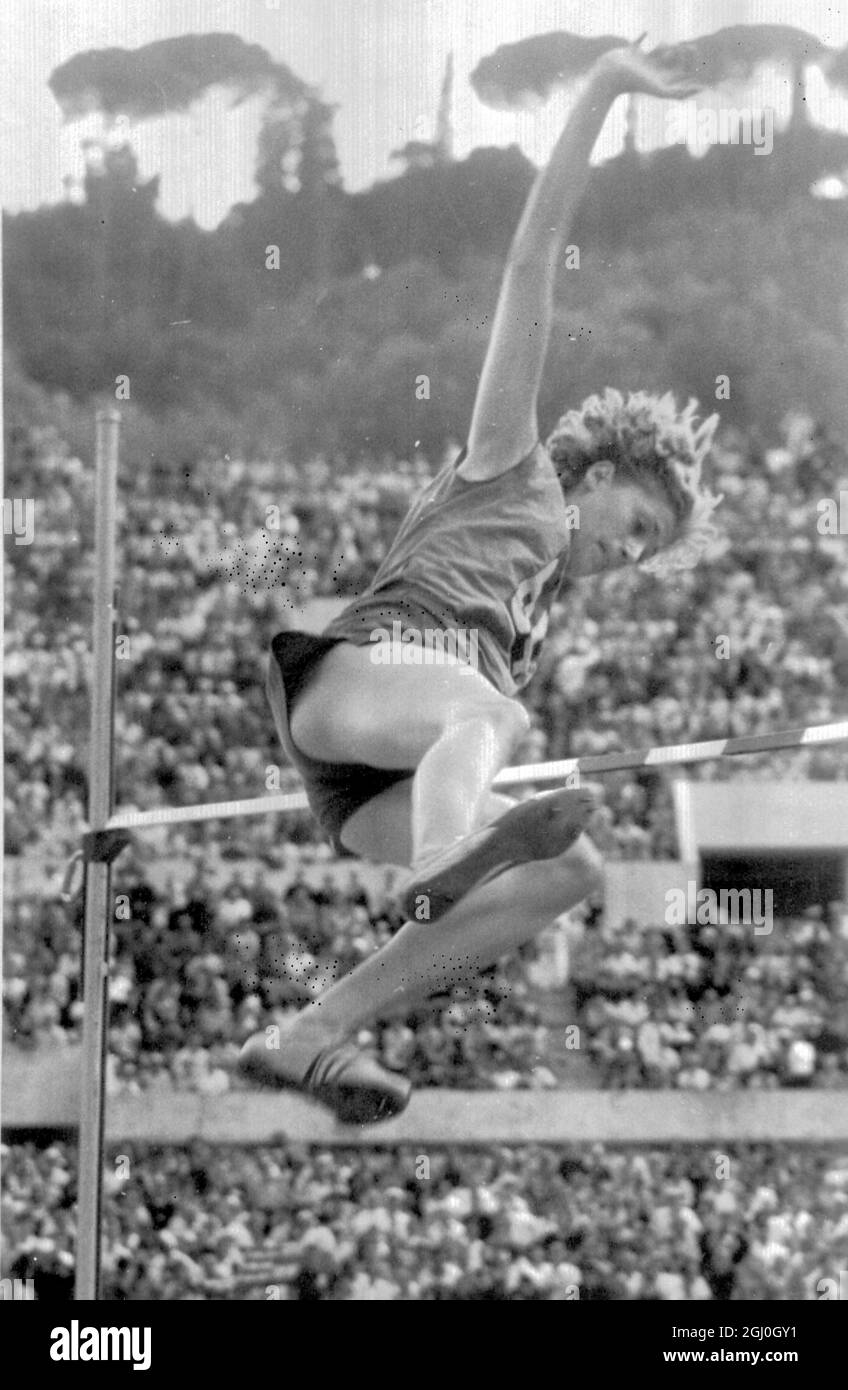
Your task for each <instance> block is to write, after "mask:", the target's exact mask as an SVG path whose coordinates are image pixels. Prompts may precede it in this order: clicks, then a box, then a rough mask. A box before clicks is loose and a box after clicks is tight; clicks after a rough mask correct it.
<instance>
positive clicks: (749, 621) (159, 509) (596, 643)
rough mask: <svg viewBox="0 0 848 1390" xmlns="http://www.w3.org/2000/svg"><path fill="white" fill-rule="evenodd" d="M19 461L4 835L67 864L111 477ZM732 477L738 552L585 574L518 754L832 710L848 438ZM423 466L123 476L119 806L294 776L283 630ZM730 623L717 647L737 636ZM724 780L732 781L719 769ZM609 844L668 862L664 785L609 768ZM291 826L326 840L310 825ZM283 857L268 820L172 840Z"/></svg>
mask: <svg viewBox="0 0 848 1390" xmlns="http://www.w3.org/2000/svg"><path fill="white" fill-rule="evenodd" d="M10 452H11V458H10V461H9V473H10V475H11V476H12V477H16V476H19V477H23V478H25V479H26V492H27V495H29V496H32V497H33V499H34V501H35V518H36V521H35V536H34V541H33V544H31V545H17V544H11V543H9V544H7V546H6V566H7V581H8V583H7V591H8V595H9V599H8V602H9V609H10V613H11V615H12V621H11V622H10V623H9V625H8V629H7V650H6V724H7V728H8V730H9V733H8V736H7V747H6V757H7V773H6V788H5V798H6V812H7V814H6V834H7V851H8V852H10V853H13V854H17V853H21V852H27V853H44V854H45V855H47V856H48V857H52V858H54V859H56V858H61V855H62V854H63V853H64V852H65V851H69V850H71V849H73V848H74V847H75V846H76V843H77V840H78V833H79V828H80V825H81V823H82V820H83V809H84V802H85V788H86V774H85V763H84V743H83V741H81V740H80V737H79V731H80V729H84V728H86V727H87V700H86V652H87V647H88V641H89V624H90V602H91V580H92V570H93V563H94V560H93V554H92V541H93V537H92V528H93V518H92V477H91V469H90V467H88V466H87V465H84V464H83V463H82V462H81V461H80V460H78V459H76V458H73V457H71V456H69V453H68V451H67V449H66V448H65V446H64V445H63V443H62V441H61V439H60V438H59V437H58V436H57V434H56V433H55V431H53V430H51V429H48V428H35V427H31V428H28V429H27V430H25V431H18V432H17V433H16V434H15V436H14V437H13V440H12V442H11V445H10ZM713 472H714V485H715V486H716V487H717V489H718V490H720V491H721V492H723V494H724V498H725V501H724V504H723V506H722V508H721V510H720V516H721V519H722V525H723V527H724V529H725V532H726V537H727V549H726V551H725V553H724V554H722V555H719V556H717V557H716V558H714V559H713V560H712V561H711V562H710V563H707V564H703V565H701V566H700V567H699V568H698V569H697V570H695V571H694V572H692V573H690V574H686V575H683V576H680V577H677V578H675V579H674V580H673V582H668V581H666V582H662V581H658V580H656V579H653V578H651V577H650V576H645V575H640V574H638V573H636V572H626V573H622V574H619V575H610V576H607V577H606V578H604V579H602V580H598V581H593V582H590V583H587V584H583V585H576V586H573V587H567V588H566V589H564V591H563V592H562V594H561V595H560V600H559V602H558V604H557V605H556V607H555V610H554V613H553V619H552V623H551V629H550V633H549V637H548V641H547V644H546V646H545V648H544V651H543V655H542V662H541V665H540V670H539V673H538V675H537V678H536V680H535V681H534V682H533V684H532V685H531V686H530V688H529V692H528V699H529V704H530V707H531V710H532V714H533V718H534V727H533V729H532V730H531V732H530V733H529V734H528V736H527V740H526V743H525V746H524V747H523V749H522V750H520V753H519V755H518V756H519V758H520V760H521V761H535V760H536V759H539V758H547V757H564V756H569V755H571V754H581V753H591V752H604V751H607V750H609V749H612V748H616V747H622V746H623V747H640V746H647V745H650V744H652V743H668V742H674V741H688V740H695V739H702V738H709V737H722V736H725V735H732V734H739V733H756V732H761V731H767V730H771V729H774V728H778V727H792V726H795V725H799V724H804V723H817V722H824V721H826V720H827V719H828V718H830V717H832V716H833V715H834V714H835V713H837V712H839V711H840V710H841V708H842V699H843V696H842V692H843V691H844V690H845V689H846V687H848V622H847V621H846V619H845V616H844V615H845V612H846V609H848V603H847V602H846V600H848V571H846V568H845V564H844V553H843V552H844V539H843V538H842V537H839V536H830V535H826V534H821V533H820V530H819V526H818V523H819V521H820V519H821V518H820V512H819V510H818V505H817V504H818V502H819V501H820V500H821V499H822V498H824V497H829V498H835V497H838V495H839V491H840V487H845V486H846V484H848V466H846V463H845V456H844V453H842V452H840V451H838V450H837V449H836V448H835V447H834V446H833V445H831V444H830V443H829V442H828V440H827V439H825V438H824V437H823V436H822V434H821V432H820V431H818V430H817V429H816V428H815V426H814V425H813V423H812V422H811V421H810V420H809V419H807V418H806V417H803V416H793V417H789V418H788V419H787V421H786V422H785V426H784V443H783V444H782V446H781V447H780V448H772V449H763V448H761V447H760V446H759V445H758V444H757V443H756V441H754V440H752V439H743V438H741V437H739V436H734V435H733V434H732V433H728V432H726V433H725V435H724V437H723V438H722V440H721V442H720V443H719V444H718V445H717V446H716V448H715V449H714V462H713ZM427 476H428V468H427V466H426V465H425V464H424V462H423V461H421V460H416V461H414V462H413V463H408V464H404V463H401V464H393V465H392V466H391V467H388V466H383V467H378V468H376V469H375V468H374V467H371V468H365V467H360V468H353V469H351V468H344V467H335V466H333V465H331V463H330V462H326V461H316V462H314V463H312V464H309V465H306V466H301V467H297V468H295V467H294V466H293V465H292V464H290V463H284V462H279V461H269V460H262V461H258V462H253V461H251V462H250V463H247V462H245V461H242V460H237V459H230V458H225V459H223V460H221V459H206V460H204V461H201V462H195V463H193V464H192V466H191V468H184V469H183V468H178V469H177V470H176V473H175V465H174V463H173V461H170V460H169V461H168V463H167V466H166V465H165V464H164V463H160V464H159V465H158V466H154V465H153V464H151V465H149V466H148V467H147V468H146V469H137V470H136V471H135V473H134V476H133V478H132V485H131V486H125V487H122V488H121V490H120V507H119V520H120V535H119V571H120V582H121V588H120V598H119V605H118V607H119V614H120V622H119V640H118V644H117V656H118V660H117V670H118V699H117V722H116V746H117V800H118V803H119V804H122V805H133V806H136V807H138V808H141V809H144V808H147V807H150V806H154V805H160V804H171V805H185V804H188V803H191V802H195V801H215V800H228V799H231V798H234V797H251V796H258V795H262V794H264V793H265V792H266V791H267V790H268V789H269V788H271V789H275V788H276V786H277V785H278V784H279V785H281V786H282V787H283V788H285V787H287V786H288V785H294V781H293V779H291V774H290V772H288V771H287V770H286V768H285V767H284V766H283V767H280V766H279V764H280V762H281V753H280V751H279V749H278V747H277V745H276V742H275V735H274V732H273V727H272V723H271V720H270V719H269V717H268V712H267V709H266V705H265V699H264V693H263V689H262V684H263V665H264V659H265V653H266V651H267V646H268V642H269V640H270V638H271V637H272V635H273V634H274V632H275V631H277V630H279V628H280V627H281V626H283V625H285V624H292V625H293V624H296V622H297V621H298V618H297V613H298V612H299V611H300V608H301V606H302V605H303V604H304V603H306V602H308V601H310V600H314V599H316V598H325V599H327V598H338V597H339V596H351V595H354V594H355V593H357V592H358V591H359V590H360V589H361V588H362V587H363V586H364V584H365V583H366V582H367V580H368V578H369V577H370V575H371V574H372V573H373V572H374V569H375V568H376V566H377V565H378V564H379V562H380V560H381V558H382V556H383V555H384V554H385V550H386V547H387V545H388V544H389V542H390V541H391V538H392V536H393V534H394V532H395V530H396V528H397V526H398V523H399V521H400V520H401V518H402V516H403V514H404V512H405V510H406V507H407V506H408V503H409V501H410V500H411V498H412V496H413V495H414V493H415V492H416V490H417V489H418V487H419V486H420V485H421V483H422V482H423V481H424V480H425V479H426V477H427ZM722 638H723V639H725V640H724V641H721V640H720V639H722ZM758 768H761V769H762V770H763V771H764V772H765V773H767V774H768V775H769V776H783V775H794V774H799V775H808V776H816V777H834V776H837V775H845V773H846V768H848V759H847V758H846V754H845V752H844V751H834V750H828V749H819V750H812V751H809V750H808V751H805V752H803V753H793V754H787V755H784V756H779V755H770V756H769V757H768V758H767V759H763V760H761V761H760V762H759V763H758V762H757V760H746V765H745V772H746V775H752V774H753V775H756V772H757V770H758ZM698 775H701V776H705V777H715V776H724V775H732V772H731V769H729V768H727V767H723V766H721V765H709V766H706V767H703V768H701V769H700V770H699V774H698ZM606 791H607V798H608V801H607V808H608V816H609V826H608V838H609V840H610V847H611V848H613V849H614V850H615V852H616V853H617V854H619V855H620V856H624V857H648V856H651V855H659V856H667V855H668V853H669V852H670V848H671V843H672V838H673V827H672V817H671V807H670V798H669V796H668V789H667V786H666V784H665V783H664V782H663V781H662V779H659V778H656V777H654V778H652V779H647V778H643V779H639V778H634V777H632V776H630V775H622V776H620V777H618V778H609V779H606ZM286 833H287V835H290V836H294V837H295V838H300V839H307V840H308V839H310V838H313V831H312V829H311V824H310V822H309V820H308V818H306V817H304V818H302V819H301V820H300V821H294V822H292V821H291V820H289V821H288V822H287V824H286ZM201 836H202V837H203V838H204V841H205V843H206V844H207V845H209V844H210V843H214V842H215V840H216V838H217V842H218V843H219V844H220V846H221V847H222V848H224V847H226V848H227V850H228V851H229V852H233V853H235V852H237V851H242V852H245V853H248V852H253V853H261V852H263V851H264V852H270V851H272V850H273V847H274V845H275V844H278V843H279V840H280V838H281V831H280V826H279V823H278V822H276V821H275V820H274V818H271V817H260V818H256V820H250V821H242V822H239V823H237V824H234V825H231V826H229V827H224V826H221V827H218V828H217V831H214V832H213V831H211V830H210V828H209V827H208V826H204V827H203V828H202V830H200V829H198V828H197V827H180V828H175V829H174V831H173V837H172V843H173V845H174V847H176V848H178V847H179V846H180V845H185V844H191V843H196V842H198V841H199V838H200V837H201Z"/></svg>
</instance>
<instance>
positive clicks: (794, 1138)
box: [2, 1049, 848, 1146]
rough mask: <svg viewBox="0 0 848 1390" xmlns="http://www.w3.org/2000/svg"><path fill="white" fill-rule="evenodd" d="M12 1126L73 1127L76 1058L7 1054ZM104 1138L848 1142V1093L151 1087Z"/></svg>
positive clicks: (113, 1115)
mask: <svg viewBox="0 0 848 1390" xmlns="http://www.w3.org/2000/svg"><path fill="white" fill-rule="evenodd" d="M3 1102H4V1103H3V1110H2V1120H3V1128H4V1130H5V1131H6V1133H7V1134H9V1135H10V1136H11V1134H12V1132H13V1131H14V1130H15V1129H37V1128H57V1129H69V1128H74V1127H75V1125H76V1123H77V1117H78V1115H79V1060H78V1054H76V1055H74V1054H69V1053H66V1052H61V1053H56V1054H54V1055H53V1056H52V1058H51V1057H50V1056H49V1055H48V1056H44V1055H41V1054H37V1055H34V1056H28V1057H21V1056H19V1055H16V1054H15V1053H13V1052H12V1053H10V1051H9V1049H7V1050H6V1055H5V1058H4V1075H3ZM106 1136H107V1140H108V1141H109V1142H110V1143H120V1142H123V1141H125V1140H135V1141H145V1142H150V1143H162V1144H182V1143H186V1142H188V1141H189V1140H191V1139H195V1138H199V1139H204V1140H206V1141H208V1142H211V1143H222V1144H224V1143H226V1144H235V1143H241V1144H259V1143H264V1142H267V1141H269V1140H272V1139H275V1138H276V1139H280V1138H286V1139H290V1140H294V1141H297V1142H299V1143H311V1144H317V1145H321V1146H329V1145H333V1144H374V1143H381V1144H400V1143H409V1144H427V1143H431V1144H481V1143H496V1144H519V1143H548V1144H569V1143H592V1142H599V1141H603V1142H606V1143H634V1144H644V1143H652V1144H664V1143H671V1144H676V1143H690V1144H692V1143H704V1144H717V1145H722V1144H732V1143H744V1142H754V1141H760V1142H779V1143H782V1142H792V1143H841V1144H848V1091H815V1090H810V1091H798V1090H788V1091H731V1092H722V1093H717V1092H707V1093H706V1094H702V1093H695V1092H687V1091H512V1092H502V1091H501V1092H498V1091H449V1090H436V1089H433V1090H421V1091H418V1092H417V1093H416V1094H415V1095H414V1096H413V1098H412V1101H411V1103H410V1106H409V1109H408V1110H407V1111H406V1112H405V1113H404V1114H403V1115H401V1116H399V1117H398V1119H396V1120H391V1121H389V1122H387V1123H386V1124H382V1125H376V1126H370V1127H369V1128H367V1129H356V1128H347V1127H344V1126H341V1125H337V1124H335V1122H334V1121H333V1120H332V1118H331V1117H330V1116H329V1115H328V1114H326V1112H324V1111H323V1110H321V1109H319V1108H318V1107H317V1106H314V1105H311V1104H309V1103H308V1102H306V1101H304V1100H302V1099H301V1098H300V1097H298V1096H293V1095H288V1094H285V1093H283V1094H280V1095H277V1094H273V1093H270V1092H254V1091H245V1092H242V1091H235V1092H227V1093H226V1094H224V1095H222V1096H201V1095H196V1094H190V1093H180V1092H175V1091H170V1090H167V1089H164V1088H163V1089H154V1090H151V1091H148V1092H146V1093H145V1094H144V1095H143V1096H131V1097H116V1098H114V1099H110V1100H109V1101H108V1102H107V1107H106Z"/></svg>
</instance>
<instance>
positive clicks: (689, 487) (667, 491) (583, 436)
mask: <svg viewBox="0 0 848 1390" xmlns="http://www.w3.org/2000/svg"><path fill="white" fill-rule="evenodd" d="M697 410H698V402H697V401H696V400H695V399H694V397H693V398H692V399H690V401H689V403H688V405H687V406H686V408H685V409H684V410H681V409H680V408H679V407H678V405H677V401H676V400H675V397H674V395H673V394H672V392H670V391H668V392H666V394H665V395H664V396H655V395H651V394H650V393H648V392H647V391H631V392H630V393H629V395H628V396H627V398H626V399H625V398H624V396H622V395H621V393H620V392H619V391H614V390H613V389H612V388H611V387H607V389H606V390H605V391H604V393H603V395H602V396H589V397H588V398H587V399H586V400H585V401H584V402H583V404H582V405H581V406H580V408H579V409H578V410H569V411H567V412H566V414H565V415H563V416H562V417H561V418H560V420H559V421H558V422H557V424H556V426H555V427H554V429H553V430H552V431H551V433H550V435H549V436H548V439H547V441H546V445H545V447H546V448H547V451H548V454H549V455H550V458H551V461H552V462H553V465H554V467H555V468H556V471H557V474H558V476H559V480H560V483H561V485H562V488H563V490H564V491H565V492H570V491H571V490H572V489H573V488H576V487H577V486H578V485H579V483H580V482H581V480H582V479H583V478H584V477H585V475H586V473H587V471H588V470H589V468H591V466H592V464H594V463H598V462H600V460H602V459H604V460H609V461H610V462H611V463H613V464H614V465H615V469H616V473H617V474H618V476H619V477H620V478H622V479H627V480H629V481H632V482H637V483H640V484H642V485H643V486H645V487H647V488H648V489H650V490H654V491H659V492H660V493H661V494H662V496H663V497H664V498H665V499H666V500H667V501H668V502H669V504H670V505H671V508H672V511H673V512H674V516H675V519H676V522H677V526H676V530H675V535H674V537H673V538H672V540H671V542H670V543H669V545H668V546H666V547H665V548H664V549H663V550H661V551H660V552H659V553H658V554H657V555H655V556H653V557H652V558H651V559H649V560H646V561H644V562H643V564H642V568H643V569H645V570H648V571H650V572H651V573H654V574H666V573H671V572H673V571H675V570H681V569H691V568H692V567H693V566H694V565H696V564H697V563H698V561H699V560H700V559H702V558H703V557H704V555H705V554H706V553H707V552H708V551H709V550H711V549H714V548H716V547H717V544H718V541H719V532H718V529H717V527H716V525H715V522H714V521H713V512H714V511H715V509H716V507H717V506H718V504H719V502H721V500H722V498H721V497H720V496H716V495H714V494H713V493H711V492H708V491H707V489H706V488H705V487H704V486H703V485H702V482H701V465H702V464H703V461H704V459H705V457H706V455H707V454H708V452H709V450H710V446H711V444H712V440H713V435H714V434H715V430H716V426H717V425H718V419H719V417H718V415H710V416H709V418H708V419H706V420H704V421H702V422H701V423H700V424H699V423H698V421H697V419H696V412H697Z"/></svg>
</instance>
